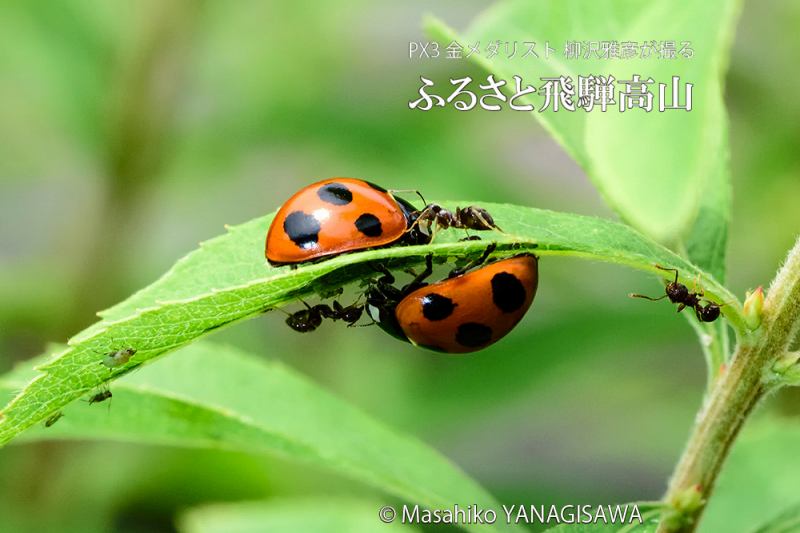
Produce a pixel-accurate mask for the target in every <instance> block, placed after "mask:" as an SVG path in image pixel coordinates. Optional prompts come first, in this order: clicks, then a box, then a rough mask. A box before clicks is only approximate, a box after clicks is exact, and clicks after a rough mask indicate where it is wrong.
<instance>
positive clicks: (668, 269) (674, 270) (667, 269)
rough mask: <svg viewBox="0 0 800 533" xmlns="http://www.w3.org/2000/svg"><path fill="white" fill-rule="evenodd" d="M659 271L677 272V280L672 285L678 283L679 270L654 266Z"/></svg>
mask: <svg viewBox="0 0 800 533" xmlns="http://www.w3.org/2000/svg"><path fill="white" fill-rule="evenodd" d="M654 266H655V267H656V268H657V269H659V270H666V271H667V272H675V280H674V281H673V282H672V283H678V269H677V268H667V267H664V266H661V265H658V264H657V265H654Z"/></svg>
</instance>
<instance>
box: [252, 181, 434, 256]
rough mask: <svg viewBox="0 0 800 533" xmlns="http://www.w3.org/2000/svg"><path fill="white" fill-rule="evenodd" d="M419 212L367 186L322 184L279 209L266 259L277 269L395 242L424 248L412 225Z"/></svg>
mask: <svg viewBox="0 0 800 533" xmlns="http://www.w3.org/2000/svg"><path fill="white" fill-rule="evenodd" d="M419 213H420V212H419V211H417V209H416V208H415V207H414V206H413V205H411V204H410V203H409V202H407V201H405V200H403V199H402V198H398V197H396V196H394V195H393V194H392V193H390V192H389V191H387V190H386V189H384V188H383V187H381V186H379V185H375V184H374V183H371V182H369V181H365V180H360V179H355V178H330V179H326V180H322V181H319V182H317V183H314V184H312V185H309V186H307V187H304V188H303V189H301V190H300V191H298V192H297V193H296V194H295V195H294V196H292V197H291V198H289V200H288V201H287V202H286V203H285V204H283V206H281V208H280V209H279V210H278V212H277V213H276V215H275V218H274V219H273V220H272V224H271V225H270V227H269V231H268V232H267V242H266V250H265V255H266V257H267V260H268V261H269V263H270V264H271V265H275V266H277V265H285V264H296V263H302V262H305V261H310V260H314V259H321V258H328V257H330V256H333V255H336V254H340V253H343V252H350V251H354V250H363V249H365V248H374V247H376V246H384V245H387V244H392V243H398V242H399V243H403V244H427V243H429V242H430V240H431V237H430V235H426V234H424V233H423V232H422V231H421V230H420V229H419V228H418V225H417V224H415V222H416V219H417V216H418V215H419Z"/></svg>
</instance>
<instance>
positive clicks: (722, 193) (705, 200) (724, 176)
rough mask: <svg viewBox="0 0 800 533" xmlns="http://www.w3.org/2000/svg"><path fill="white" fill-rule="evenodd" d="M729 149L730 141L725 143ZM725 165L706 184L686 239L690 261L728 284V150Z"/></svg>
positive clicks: (729, 194) (730, 197)
mask: <svg viewBox="0 0 800 533" xmlns="http://www.w3.org/2000/svg"><path fill="white" fill-rule="evenodd" d="M725 144H726V146H727V142H726V143H725ZM724 152H725V155H724V159H725V164H724V165H721V166H720V168H719V169H718V172H717V173H715V174H714V176H713V177H712V179H711V180H709V182H708V184H707V185H706V190H705V191H704V193H703V195H702V197H701V199H700V209H699V211H698V212H697V219H696V220H695V222H694V225H693V226H692V229H691V231H690V233H689V235H688V236H687V238H686V252H687V254H688V257H689V259H690V260H691V261H692V262H693V263H694V264H696V265H697V266H699V267H700V268H702V269H704V270H706V271H707V272H709V273H710V274H711V275H713V276H714V277H715V278H717V280H718V281H719V282H720V283H725V256H726V252H727V246H728V227H729V225H730V221H731V203H732V202H733V198H732V194H731V181H730V172H729V170H728V164H727V162H728V160H729V159H730V156H729V154H728V149H727V147H726V148H725V149H724Z"/></svg>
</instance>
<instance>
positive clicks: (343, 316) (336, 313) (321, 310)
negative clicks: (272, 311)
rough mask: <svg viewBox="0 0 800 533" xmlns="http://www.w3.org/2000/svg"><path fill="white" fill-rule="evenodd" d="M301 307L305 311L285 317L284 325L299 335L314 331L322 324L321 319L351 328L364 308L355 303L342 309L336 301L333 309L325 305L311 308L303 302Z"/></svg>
mask: <svg viewBox="0 0 800 533" xmlns="http://www.w3.org/2000/svg"><path fill="white" fill-rule="evenodd" d="M303 305H305V306H306V309H301V310H300V311H297V312H295V313H292V314H290V315H289V316H288V317H286V324H287V325H288V326H289V327H290V328H292V329H293V330H295V331H298V332H300V333H308V332H309V331H314V330H315V329H317V328H318V327H319V326H320V324H322V319H323V318H328V319H331V320H342V321H343V322H346V323H347V325H348V326H352V325H353V324H355V323H356V322H358V320H359V319H360V318H361V314H362V313H363V312H364V306H363V305H359V304H357V303H354V304H352V305H348V306H347V307H343V306H342V304H340V303H339V302H338V301H334V302H333V308H331V307H330V306H329V305H327V304H317V305H315V306H313V307H312V306H310V305H308V304H307V303H305V302H303Z"/></svg>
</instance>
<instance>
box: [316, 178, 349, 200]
mask: <svg viewBox="0 0 800 533" xmlns="http://www.w3.org/2000/svg"><path fill="white" fill-rule="evenodd" d="M317 196H319V198H320V200H322V201H323V202H327V203H329V204H333V205H347V204H349V203H350V202H352V201H353V193H351V192H350V189H348V188H347V187H345V186H344V185H342V184H341V183H328V184H327V185H325V186H324V187H320V188H319V190H318V191H317Z"/></svg>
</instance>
